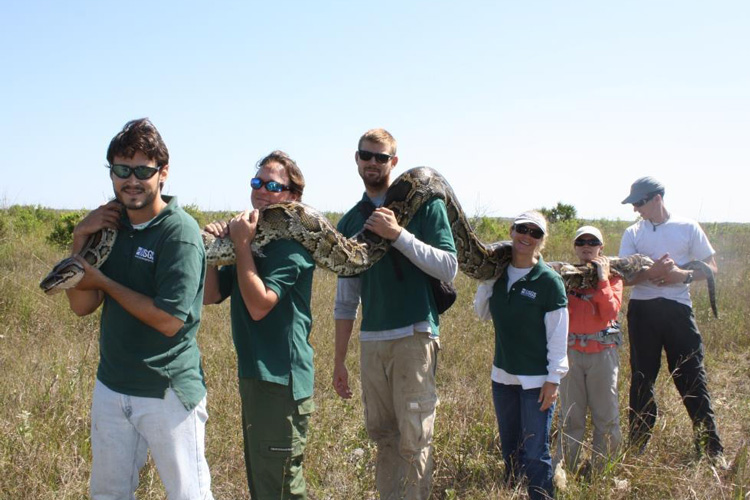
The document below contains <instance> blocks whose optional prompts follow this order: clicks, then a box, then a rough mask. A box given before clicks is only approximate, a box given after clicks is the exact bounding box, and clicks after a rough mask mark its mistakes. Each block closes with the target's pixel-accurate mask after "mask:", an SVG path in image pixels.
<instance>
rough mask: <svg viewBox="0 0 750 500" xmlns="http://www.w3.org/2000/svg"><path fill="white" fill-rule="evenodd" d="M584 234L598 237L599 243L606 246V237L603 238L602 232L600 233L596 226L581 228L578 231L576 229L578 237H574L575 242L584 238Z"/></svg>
mask: <svg viewBox="0 0 750 500" xmlns="http://www.w3.org/2000/svg"><path fill="white" fill-rule="evenodd" d="M584 234H590V235H591V236H596V237H597V239H598V240H599V241H601V242H602V244H604V237H603V236H602V232H601V231H599V230H598V229H597V228H595V227H594V226H581V227H579V228H578V229H576V235H575V236H574V237H573V241H575V240H577V239H578V238H579V237H581V236H583V235H584Z"/></svg>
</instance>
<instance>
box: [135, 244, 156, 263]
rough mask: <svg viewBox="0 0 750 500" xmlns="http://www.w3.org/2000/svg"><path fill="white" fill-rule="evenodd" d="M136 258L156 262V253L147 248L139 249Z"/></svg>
mask: <svg viewBox="0 0 750 500" xmlns="http://www.w3.org/2000/svg"><path fill="white" fill-rule="evenodd" d="M135 258H136V259H141V260H145V261H146V262H152V263H153V262H154V251H153V250H149V249H147V248H143V247H138V250H136V251H135Z"/></svg>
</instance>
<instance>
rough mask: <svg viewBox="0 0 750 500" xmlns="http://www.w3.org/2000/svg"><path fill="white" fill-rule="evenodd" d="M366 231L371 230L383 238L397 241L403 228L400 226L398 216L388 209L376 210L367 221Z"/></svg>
mask: <svg viewBox="0 0 750 500" xmlns="http://www.w3.org/2000/svg"><path fill="white" fill-rule="evenodd" d="M365 229H369V230H370V231H372V232H373V233H375V234H377V235H378V236H380V237H381V238H385V239H386V240H390V241H395V240H396V239H398V237H399V235H400V234H401V226H399V225H398V221H397V220H396V216H395V215H393V211H391V210H390V209H388V208H383V207H380V208H376V209H375V211H374V212H373V213H372V215H370V217H369V218H368V219H367V220H366V221H365Z"/></svg>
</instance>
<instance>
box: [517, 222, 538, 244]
mask: <svg viewBox="0 0 750 500" xmlns="http://www.w3.org/2000/svg"><path fill="white" fill-rule="evenodd" d="M513 229H514V230H515V231H516V232H517V233H518V234H528V235H529V236H531V237H532V238H534V239H535V240H540V239H542V236H544V231H542V230H541V229H538V228H537V229H531V228H530V227H529V226H524V225H523V224H516V225H515V226H513Z"/></svg>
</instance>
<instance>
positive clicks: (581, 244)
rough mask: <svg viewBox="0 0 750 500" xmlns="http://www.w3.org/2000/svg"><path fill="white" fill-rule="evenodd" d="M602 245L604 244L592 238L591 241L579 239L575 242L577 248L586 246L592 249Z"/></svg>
mask: <svg viewBox="0 0 750 500" xmlns="http://www.w3.org/2000/svg"><path fill="white" fill-rule="evenodd" d="M601 244H602V242H601V241H599V240H598V239H596V238H591V239H590V240H583V239H578V240H576V241H575V246H577V247H585V246H586V245H588V246H590V247H598V246H599V245H601Z"/></svg>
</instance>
